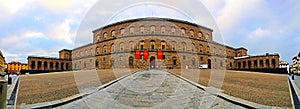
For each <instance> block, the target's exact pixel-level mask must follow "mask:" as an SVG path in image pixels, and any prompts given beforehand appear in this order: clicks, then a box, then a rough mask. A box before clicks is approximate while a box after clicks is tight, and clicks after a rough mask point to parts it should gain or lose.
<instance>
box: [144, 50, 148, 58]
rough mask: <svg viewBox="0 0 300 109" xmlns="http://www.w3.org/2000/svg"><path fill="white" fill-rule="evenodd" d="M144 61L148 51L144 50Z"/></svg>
mask: <svg viewBox="0 0 300 109" xmlns="http://www.w3.org/2000/svg"><path fill="white" fill-rule="evenodd" d="M144 59H145V60H146V59H148V50H144Z"/></svg>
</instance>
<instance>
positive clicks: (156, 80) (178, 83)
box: [57, 70, 244, 109]
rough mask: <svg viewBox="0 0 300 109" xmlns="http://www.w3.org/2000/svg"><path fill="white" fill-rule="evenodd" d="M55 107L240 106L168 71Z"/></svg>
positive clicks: (134, 77) (216, 108)
mask: <svg viewBox="0 0 300 109" xmlns="http://www.w3.org/2000/svg"><path fill="white" fill-rule="evenodd" d="M57 108H67V109H68V108H70V109H89V108H90V109H94V108H100V109H120V108H121V109H132V108H166V109H170V108H171V109H184V108H187V109H190V108H195V109H198V108H205V109H206V108H211V109H223V108H230V109H241V108H244V107H241V106H239V105H236V104H233V103H231V102H228V101H225V100H223V99H221V98H218V97H216V96H214V95H211V94H209V93H207V92H205V91H203V90H201V89H199V88H197V87H195V86H193V85H191V84H190V83H188V82H186V81H184V80H182V79H180V78H178V77H176V76H174V75H172V74H169V73H168V72H165V71H160V70H150V71H148V70H144V71H139V72H137V73H135V74H133V75H130V76H128V77H126V78H124V79H122V80H120V81H118V82H117V83H115V84H112V85H111V86H108V87H106V88H105V89H102V90H100V91H97V92H96V93H93V94H91V95H88V96H86V97H83V98H82V99H79V100H76V101H73V102H71V103H68V104H66V105H63V106H60V107H57Z"/></svg>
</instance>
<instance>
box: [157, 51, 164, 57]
mask: <svg viewBox="0 0 300 109" xmlns="http://www.w3.org/2000/svg"><path fill="white" fill-rule="evenodd" d="M162 55H163V53H162V50H157V59H162Z"/></svg>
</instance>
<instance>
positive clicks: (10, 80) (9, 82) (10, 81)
mask: <svg viewBox="0 0 300 109" xmlns="http://www.w3.org/2000/svg"><path fill="white" fill-rule="evenodd" d="M7 84H8V85H11V84H12V77H11V76H10V75H8V77H7Z"/></svg>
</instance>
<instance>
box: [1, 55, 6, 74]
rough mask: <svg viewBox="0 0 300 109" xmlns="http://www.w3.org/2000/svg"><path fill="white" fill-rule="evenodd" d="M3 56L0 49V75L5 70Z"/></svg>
mask: <svg viewBox="0 0 300 109" xmlns="http://www.w3.org/2000/svg"><path fill="white" fill-rule="evenodd" d="M5 68H6V67H5V57H4V56H3V54H2V52H1V50H0V76H1V74H4V70H5Z"/></svg>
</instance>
